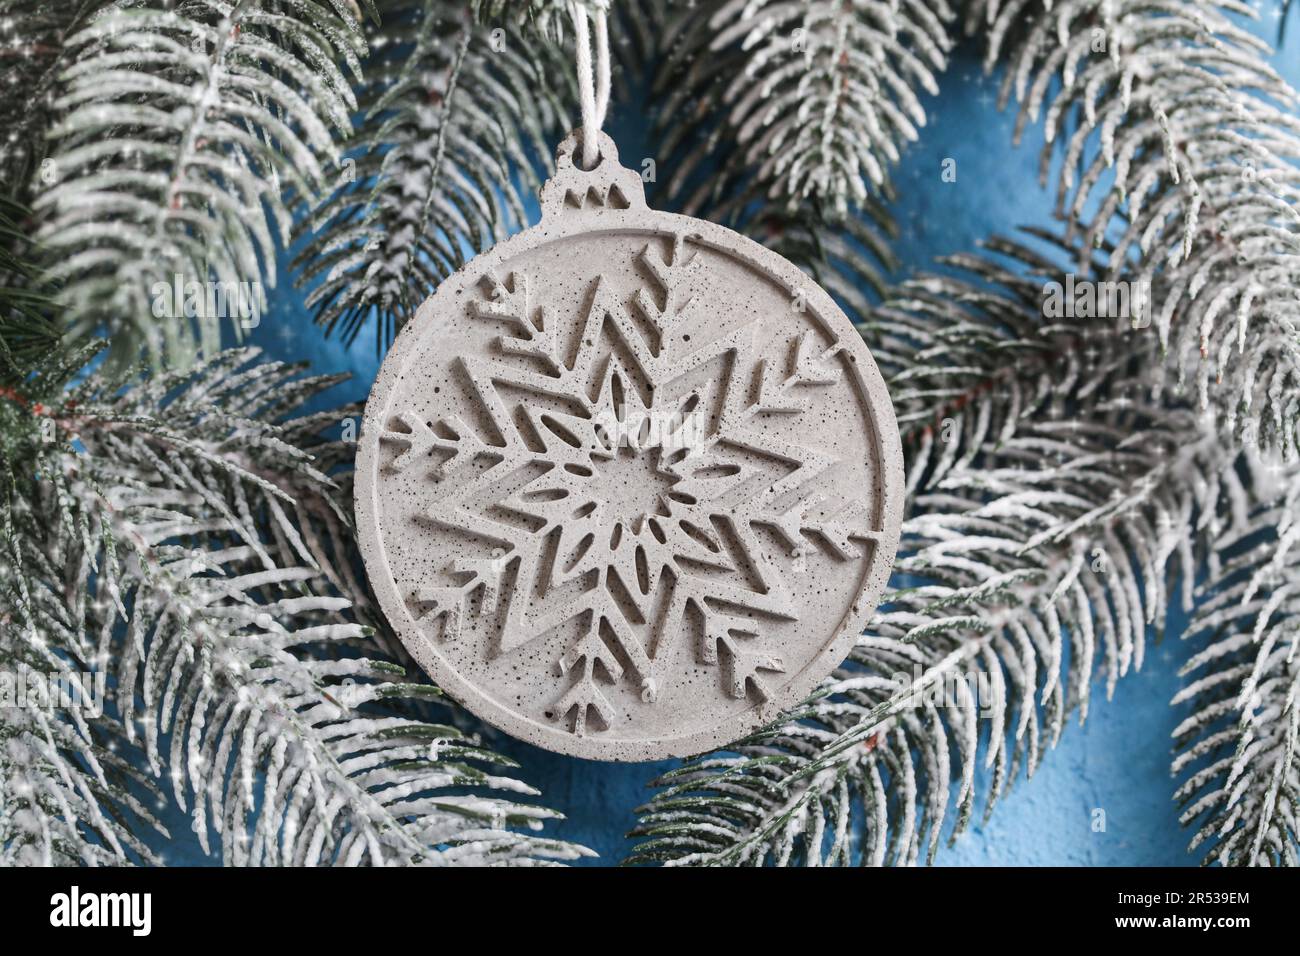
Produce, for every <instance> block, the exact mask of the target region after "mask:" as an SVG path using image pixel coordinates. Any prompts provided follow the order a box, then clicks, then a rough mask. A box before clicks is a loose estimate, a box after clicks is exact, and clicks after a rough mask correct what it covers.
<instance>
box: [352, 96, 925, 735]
mask: <svg viewBox="0 0 1300 956" xmlns="http://www.w3.org/2000/svg"><path fill="white" fill-rule="evenodd" d="M602 98H603V97H594V99H595V100H596V101H597V105H598V109H599V110H603V106H601V105H600V104H599V101H600V100H601V99H602ZM588 105H591V104H588ZM587 143H596V144H597V146H596V148H594V149H589V148H587V145H586V144H587ZM580 146H581V147H582V154H581V155H579V147H580ZM584 159H585V160H586V161H585V162H584ZM541 206H542V218H541V222H540V223H539V224H538V225H537V226H535V227H534V228H532V229H529V230H527V231H526V232H523V233H521V234H519V235H517V236H514V237H513V238H511V239H509V240H507V241H505V242H503V243H501V244H499V245H498V246H496V247H495V248H493V249H491V250H490V251H488V252H486V253H484V254H482V255H480V256H479V257H477V258H476V259H474V260H473V261H472V262H470V263H469V264H468V265H466V266H465V267H464V268H463V269H461V270H460V271H459V272H457V273H456V274H455V275H453V276H452V277H450V278H449V279H447V280H445V281H444V282H443V283H442V284H441V285H440V286H439V287H438V289H437V291H436V292H435V293H434V294H433V295H432V296H431V297H430V298H429V299H428V301H426V302H425V303H424V305H423V306H421V308H420V309H419V311H418V312H417V314H416V315H415V317H414V318H413V320H412V321H411V322H409V323H408V324H407V326H406V327H405V328H404V329H403V331H402V332H401V334H400V335H399V336H398V337H397V339H396V341H395V342H394V345H393V348H392V350H391V351H390V352H389V354H388V357H387V358H386V360H385V361H384V363H383V366H382V368H381V369H380V372H379V376H378V379H377V381H376V382H375V385H374V388H373V390H372V392H371V395H370V400H369V402H368V404H367V406H366V413H365V421H364V424H363V426H362V434H361V439H360V447H359V450H358V458H357V477H356V506H357V521H358V525H359V531H360V541H361V550H362V554H363V557H364V560H365V563H366V568H367V571H368V573H369V577H370V581H371V584H372V586H373V588H374V591H375V593H376V595H377V596H378V600H379V603H380V605H381V606H382V608H383V610H384V612H385V614H386V615H387V617H388V620H389V621H390V623H391V624H392V626H393V627H394V629H395V630H396V631H397V633H398V634H399V636H400V637H401V639H402V641H403V643H404V644H405V645H406V647H407V649H408V650H409V651H410V652H411V654H412V656H413V657H414V658H415V659H416V660H417V661H418V662H419V664H420V666H421V667H423V668H424V669H425V671H426V672H428V674H429V675H430V677H432V678H433V680H434V681H436V682H437V683H438V685H439V686H440V687H442V688H443V689H444V690H445V691H446V692H448V693H449V694H450V695H451V696H452V697H454V698H455V699H456V700H458V701H460V702H461V703H462V704H464V705H465V706H466V707H467V708H469V709H470V710H471V711H473V712H474V713H475V714H477V715H478V716H479V717H481V718H483V719H484V720H486V721H488V722H489V723H491V724H494V725H495V726H497V727H500V728H501V729H503V730H505V731H506V732H508V733H511V734H513V735H515V736H517V737H520V738H523V739H525V740H528V741H530V742H532V743H535V744H538V745H540V746H543V747H547V748H549V749H551V750H556V751H559V752H561V753H567V754H572V755H575V756H580V757H591V758H598V759H610V760H646V759H655V758H661V757H667V756H683V755H687V754H694V753H698V752H701V751H704V750H707V749H709V748H712V747H717V746H720V745H723V744H726V743H728V742H729V741H732V740H735V739H737V738H739V737H741V736H743V735H744V734H745V733H746V732H747V731H749V730H752V729H753V728H754V727H756V726H758V725H761V724H763V723H765V722H768V721H770V720H772V719H774V718H775V717H776V716H777V715H778V714H779V713H780V711H781V710H782V708H784V707H787V706H789V705H791V704H793V703H796V702H797V701H798V700H800V699H801V698H802V697H804V696H806V695H807V694H808V693H809V692H810V691H811V690H813V688H814V687H815V686H816V685H817V684H818V682H819V681H821V680H822V679H823V678H824V677H826V676H827V674H829V673H830V672H831V670H832V669H833V668H835V667H836V666H837V665H838V664H839V663H840V662H841V661H843V659H844V658H845V657H846V656H847V654H848V652H849V650H850V649H851V648H852V646H853V644H854V642H855V640H856V639H857V637H858V635H859V634H860V632H861V631H862V628H863V626H864V624H865V623H866V621H867V619H868V617H869V616H870V615H871V613H872V610H873V608H874V605H875V602H876V600H877V598H878V597H879V595H880V593H881V591H882V589H883V588H884V586H885V583H886V581H887V579H888V576H889V571H890V567H891V565H892V562H893V557H894V553H895V550H896V548H897V544H898V534H899V523H900V519H901V509H902V500H903V473H902V456H901V452H900V448H899V438H898V429H897V425H896V423H895V420H894V415H893V410H892V407H891V404H890V401H889V395H888V393H887V391H886V389H885V385H884V382H883V381H882V379H881V377H880V373H879V371H878V370H877V368H876V365H875V363H874V361H873V360H872V358H871V355H870V353H869V352H868V351H867V349H866V347H865V345H864V344H863V342H862V340H861V337H860V336H859V335H858V333H857V332H856V331H855V329H854V328H853V325H852V324H851V323H850V321H849V320H848V318H847V317H846V316H845V315H844V314H843V312H841V311H840V309H839V308H838V307H837V306H836V305H835V303H834V302H833V301H832V300H831V298H830V296H829V295H827V294H826V292H825V291H823V290H822V289H821V288H819V287H818V286H817V285H816V284H815V283H814V282H813V281H812V280H811V279H809V278H808V276H806V275H805V274H804V273H802V272H801V271H799V270H798V269H797V268H796V267H795V266H793V265H792V264H790V263H789V262H787V261H786V260H785V259H783V258H781V257H780V256H778V255H776V254H775V253H773V252H772V251H771V250H768V249H766V248H764V247H763V246H760V245H759V244H757V243H755V242H752V241H751V240H749V239H746V238H744V237H743V236H740V235H739V234H737V233H735V232H733V231H731V230H729V229H726V228H724V227H722V226H719V225H716V224H713V223H709V222H704V221H701V220H698V219H692V218H689V217H686V216H679V215H674V214H670V213H664V212H658V211H655V210H652V209H649V208H648V207H647V206H646V203H645V198H644V193H643V183H642V179H641V176H640V174H639V173H637V172H636V171H634V170H631V169H627V168H624V167H623V166H621V165H620V164H619V161H618V154H617V150H616V148H615V146H614V143H613V141H612V140H611V139H610V138H609V137H608V136H607V135H605V134H604V133H601V132H599V127H598V124H590V125H587V126H585V128H584V129H583V130H581V131H578V132H575V133H574V134H572V135H570V136H569V138H568V139H566V140H565V141H564V143H562V144H561V145H560V147H559V150H558V155H557V159H556V172H555V175H554V176H553V177H552V178H551V179H550V180H549V181H548V182H547V183H546V185H545V186H544V187H543V190H542V196H541Z"/></svg>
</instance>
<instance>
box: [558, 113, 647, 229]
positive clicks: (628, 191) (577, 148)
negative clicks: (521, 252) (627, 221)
mask: <svg viewBox="0 0 1300 956" xmlns="http://www.w3.org/2000/svg"><path fill="white" fill-rule="evenodd" d="M598 136H599V138H600V149H599V152H598V157H599V158H598V159H597V160H596V165H595V166H593V167H592V168H591V169H583V168H582V167H581V166H580V165H578V157H579V155H580V153H581V148H582V130H581V129H575V130H574V131H573V132H571V133H570V134H569V135H568V136H566V137H565V139H564V142H562V143H560V145H559V147H558V148H557V149H556V151H555V175H553V176H552V177H551V178H550V179H548V180H547V181H546V184H545V185H544V186H542V196H541V205H542V218H543V220H545V219H547V218H550V217H554V216H559V215H571V214H573V213H577V212H581V213H589V212H600V211H603V210H607V209H613V210H627V209H645V208H646V202H645V186H644V184H643V182H642V179H641V174H640V173H638V172H637V171H636V170H635V169H628V168H627V167H626V166H623V165H621V164H620V163H619V161H618V147H617V146H615V145H614V140H612V139H611V138H610V137H609V136H608V135H606V134H605V133H599V134H598Z"/></svg>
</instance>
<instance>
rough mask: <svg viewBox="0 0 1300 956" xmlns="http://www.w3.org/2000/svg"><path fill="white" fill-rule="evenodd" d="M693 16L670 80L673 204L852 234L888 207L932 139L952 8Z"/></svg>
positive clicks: (719, 11) (683, 27)
mask: <svg viewBox="0 0 1300 956" xmlns="http://www.w3.org/2000/svg"><path fill="white" fill-rule="evenodd" d="M681 6H682V9H681V10H680V12H678V13H677V14H676V15H675V16H673V17H672V18H670V21H669V23H668V25H667V27H666V33H665V36H664V38H663V40H662V43H663V46H664V49H665V50H667V56H666V57H665V62H664V66H663V69H662V71H661V74H660V78H659V80H658V84H659V86H660V87H661V89H662V90H663V91H664V93H665V95H664V97H663V104H662V116H663V118H664V119H663V127H664V133H665V137H664V143H663V145H664V150H665V154H666V155H673V156H674V157H675V158H674V160H673V168H672V170H671V175H670V177H669V178H668V180H667V189H668V193H669V195H670V196H672V197H676V198H678V199H679V201H681V202H682V205H683V206H684V207H685V209H686V211H687V212H689V213H695V212H696V211H697V210H698V209H700V208H702V207H703V206H705V205H707V206H709V207H711V211H712V212H713V213H715V214H719V215H722V217H723V218H733V217H735V216H737V215H739V214H741V212H742V210H743V209H744V207H745V206H746V205H747V204H748V203H749V202H750V201H751V200H752V199H754V198H760V199H762V200H764V201H766V202H771V203H773V204H781V205H784V206H786V207H787V208H788V209H793V208H794V207H796V206H798V205H799V204H800V203H804V202H807V203H810V204H812V205H815V206H816V207H817V208H818V209H819V210H820V211H821V212H822V213H823V214H824V215H825V216H827V217H828V218H832V219H835V220H840V219H843V218H844V217H845V216H846V215H847V214H848V212H849V211H850V210H851V209H855V208H857V207H860V206H862V205H863V204H865V203H866V202H867V200H868V197H869V196H872V195H879V193H880V192H881V191H882V190H883V189H884V188H885V186H886V183H887V181H888V171H889V167H891V166H892V165H893V164H895V163H897V162H898V160H899V157H900V150H901V147H902V145H903V144H904V143H907V142H909V141H912V140H915V139H916V138H917V136H918V130H919V128H920V127H923V126H924V125H925V110H924V108H923V107H922V106H921V102H920V99H919V95H918V94H920V93H926V92H928V93H935V92H937V91H938V86H937V83H936V80H935V74H936V73H938V72H940V71H942V70H943V69H944V67H945V65H946V56H947V51H948V49H949V47H950V46H951V41H950V39H949V37H948V32H947V24H948V22H949V21H950V20H951V19H952V17H953V14H952V11H951V10H950V9H949V8H948V6H947V5H946V4H945V3H944V2H942V0H939V2H921V0H907V2H902V3H890V2H867V3H850V4H846V3H839V2H829V0H828V2H819V0H814V2H807V3H786V2H775V0H708V2H702V3H691V4H682V5H681ZM714 167H716V168H714ZM702 171H703V172H704V175H701V172H702ZM728 209H729V210H730V214H731V215H730V216H728V215H727V212H726V210H728Z"/></svg>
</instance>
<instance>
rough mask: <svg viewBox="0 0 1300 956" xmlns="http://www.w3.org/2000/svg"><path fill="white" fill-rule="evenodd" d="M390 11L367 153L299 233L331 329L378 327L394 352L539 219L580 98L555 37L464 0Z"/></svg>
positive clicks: (303, 261)
mask: <svg viewBox="0 0 1300 956" xmlns="http://www.w3.org/2000/svg"><path fill="white" fill-rule="evenodd" d="M379 9H380V16H381V18H382V20H381V23H382V25H381V26H380V27H379V28H377V30H376V31H375V33H374V35H373V36H372V38H371V45H372V47H373V49H374V56H373V58H372V59H371V60H370V61H368V63H367V69H368V71H369V85H368V87H367V89H366V92H365V93H364V117H363V119H362V120H361V124H360V133H359V137H358V141H357V148H356V150H355V153H356V155H355V156H350V157H349V159H348V164H349V168H348V176H347V178H346V181H345V182H344V183H343V184H342V187H341V188H340V189H339V190H338V191H337V192H336V193H335V195H334V196H333V197H332V198H331V199H330V200H329V201H328V202H327V203H325V204H324V205H323V206H322V207H321V209H320V210H319V211H318V213H317V214H316V216H314V217H313V218H312V219H311V220H309V221H308V222H307V223H306V224H304V226H303V227H302V229H301V230H300V231H301V232H302V234H303V235H304V237H305V239H306V241H305V243H304V245H303V250H302V251H301V252H300V254H299V255H298V257H297V259H296V262H295V269H296V270H298V271H299V273H300V278H301V281H302V283H304V284H306V285H309V286H310V287H311V291H310V293H309V295H308V300H307V301H308V305H310V306H311V307H312V308H313V309H314V311H315V314H316V320H317V321H318V322H319V323H321V324H322V325H324V326H325V327H326V328H327V329H330V330H337V331H338V332H339V333H340V334H341V335H343V336H344V337H345V338H347V339H348V340H352V339H355V338H356V336H357V335H358V334H359V333H360V331H361V329H362V327H363V326H365V324H366V323H367V322H373V323H374V334H375V337H376V341H377V342H378V343H379V345H380V347H382V346H383V345H385V344H386V343H387V342H388V341H390V340H391V339H392V337H393V335H394V334H395V333H396V332H397V331H398V330H399V329H400V328H401V327H402V325H403V324H404V323H405V322H406V320H407V319H408V318H410V316H411V315H412V314H414V312H415V309H416V308H417V307H418V306H419V305H420V303H421V302H422V301H423V300H424V298H425V296H426V295H427V294H428V291H429V290H430V289H432V288H434V287H435V286H436V285H437V284H438V283H439V282H440V281H441V280H442V279H444V278H446V276H448V275H450V274H451V273H452V272H454V271H455V270H456V269H458V268H460V266H462V265H464V264H465V263H466V262H468V261H469V259H471V258H472V257H473V256H474V255H475V254H477V253H478V252H481V251H483V250H484V249H486V248H487V247H489V246H491V245H492V244H493V243H494V242H497V241H499V240H500V239H502V238H504V237H505V236H506V235H508V234H509V233H510V232H511V231H512V230H516V229H518V228H520V227H521V226H523V225H525V224H526V223H527V214H526V212H525V205H526V203H527V202H528V200H529V199H530V198H531V196H533V195H535V194H536V192H537V190H538V188H539V187H540V180H539V179H538V176H537V169H538V168H539V167H540V166H544V165H546V164H549V162H550V155H551V152H552V150H553V144H554V142H555V141H556V140H557V138H558V137H560V136H562V135H563V134H564V133H565V132H567V126H568V122H569V120H568V116H569V109H570V105H571V104H572V103H573V102H574V101H575V94H574V93H573V88H572V82H573V81H572V79H571V74H572V69H571V67H570V66H569V62H568V60H567V59H565V58H564V57H563V56H562V54H561V48H560V47H559V46H558V45H556V44H555V43H554V42H552V41H550V40H548V39H546V38H545V37H542V36H539V35H536V34H534V33H532V32H529V33H521V32H519V31H518V30H516V29H515V28H514V27H512V26H489V25H485V24H481V23H479V22H477V21H476V20H475V19H474V18H473V17H472V16H471V15H470V12H469V10H468V9H467V8H466V5H465V4H463V3H458V2H454V0H386V2H381V3H380V4H379ZM502 22H508V21H502Z"/></svg>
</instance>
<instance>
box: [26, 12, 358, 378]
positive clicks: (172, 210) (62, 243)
mask: <svg viewBox="0 0 1300 956" xmlns="http://www.w3.org/2000/svg"><path fill="white" fill-rule="evenodd" d="M367 5H368V4H367ZM102 7H103V8H102V9H98V10H96V11H95V12H94V13H93V14H90V15H88V16H85V17H80V16H79V17H78V18H76V26H77V29H76V31H75V32H74V33H72V35H71V36H68V37H67V38H66V39H65V40H64V41H63V48H62V51H61V53H60V54H59V57H60V58H61V60H62V62H63V63H65V64H66V65H65V66H64V68H63V69H62V72H61V73H60V76H59V85H58V96H57V98H56V99H55V101H54V103H53V104H52V111H53V114H54V115H53V125H52V127H51V128H49V129H48V130H35V131H33V132H34V133H35V135H43V136H48V137H50V138H51V139H52V140H53V146H52V149H51V151H50V155H49V156H48V157H47V158H46V160H45V161H43V162H42V168H41V170H40V173H39V175H38V181H37V182H36V183H35V184H34V186H35V188H36V197H35V199H34V201H33V208H34V209H35V211H36V213H37V216H38V223H39V225H38V230H37V236H38V238H39V239H40V240H41V242H42V244H43V246H44V248H45V250H46V254H47V257H46V265H47V268H48V273H49V275H50V276H51V278H52V279H54V280H57V281H59V282H61V283H62V286H63V289H62V298H63V307H64V319H63V321H64V322H65V326H66V328H67V329H68V332H69V334H70V335H71V336H73V337H85V336H87V335H90V334H92V333H95V332H97V331H107V332H108V333H110V335H111V342H112V346H113V350H114V352H115V353H116V354H117V356H118V357H119V358H121V359H123V360H126V361H134V360H135V359H136V358H137V356H138V355H139V354H140V353H141V351H144V352H145V353H147V354H148V355H149V356H150V358H151V360H152V362H153V363H154V364H155V365H158V364H160V363H162V362H163V361H164V359H165V360H166V362H167V363H168V364H169V366H176V365H183V364H185V363H186V362H188V361H191V360H192V357H193V355H194V353H195V347H196V344H199V345H201V346H202V349H203V351H204V352H205V353H206V354H212V353H213V352H214V351H215V350H216V349H218V348H219V347H220V335H221V334H222V331H223V329H222V326H223V325H230V324H231V319H232V318H233V319H235V320H236V321H235V322H234V331H235V333H236V334H237V335H238V334H239V333H240V332H241V331H242V329H244V328H247V327H250V326H252V325H255V324H256V323H257V321H258V320H259V318H260V315H261V313H262V312H263V311H264V310H265V308H266V302H267V300H266V291H265V289H266V286H272V285H274V284H275V281H276V274H275V257H276V252H277V250H278V248H279V247H280V245H281V244H282V243H283V242H285V241H286V240H287V239H288V237H289V234H290V229H291V226H292V222H293V218H294V215H295V214H296V213H298V212H300V211H301V210H302V209H303V208H305V207H308V206H310V205H311V204H312V203H313V202H314V201H315V200H316V198H317V197H318V196H319V195H320V194H321V193H322V191H323V190H325V188H326V187H327V185H328V184H329V183H330V182H332V180H333V177H335V176H336V175H337V164H338V160H339V147H338V143H337V141H336V140H337V139H339V138H342V137H345V136H347V135H348V134H349V133H350V131H351V116H350V114H351V112H352V110H354V109H355V107H356V99H355V96H354V93H353V90H352V79H351V77H355V76H357V75H358V71H359V65H360V57H361V56H362V54H363V53H364V49H365V44H364V40H363V39H362V35H361V32H360V26H359V24H358V21H357V16H358V14H359V13H360V7H358V6H357V4H356V3H354V2H351V0H300V2H296V3H293V4H282V3H278V2H274V0H180V2H177V3H174V4H167V5H163V4H155V3H151V2H146V0H117V2H114V3H108V4H103V5H102ZM31 115H32V116H37V117H38V114H35V113H33V114H31ZM38 118H39V117H38ZM29 125H31V124H30V123H29ZM178 277H179V279H178ZM178 282H179V284H181V285H182V286H184V285H186V284H188V283H198V284H201V285H202V286H208V285H209V283H212V284H216V285H218V286H220V287H222V288H224V289H227V290H229V289H238V290H240V293H241V295H242V296H244V298H245V299H246V300H247V301H246V302H241V306H240V308H239V309H238V310H231V309H229V308H226V309H219V310H213V309H209V308H207V307H205V306H204V305H202V304H196V305H195V306H194V307H191V306H190V305H189V304H188V303H184V304H182V306H181V307H180V308H177V307H176V299H175V298H174V297H172V296H170V295H164V294H162V293H163V291H165V290H167V289H170V288H172V287H173V285H174V284H177V283H178ZM214 313H217V314H214ZM221 313H225V314H221ZM226 332H227V334H229V329H227V330H226Z"/></svg>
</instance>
